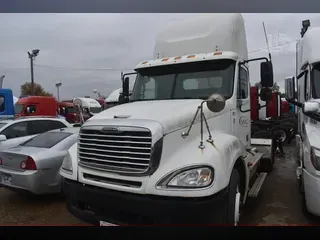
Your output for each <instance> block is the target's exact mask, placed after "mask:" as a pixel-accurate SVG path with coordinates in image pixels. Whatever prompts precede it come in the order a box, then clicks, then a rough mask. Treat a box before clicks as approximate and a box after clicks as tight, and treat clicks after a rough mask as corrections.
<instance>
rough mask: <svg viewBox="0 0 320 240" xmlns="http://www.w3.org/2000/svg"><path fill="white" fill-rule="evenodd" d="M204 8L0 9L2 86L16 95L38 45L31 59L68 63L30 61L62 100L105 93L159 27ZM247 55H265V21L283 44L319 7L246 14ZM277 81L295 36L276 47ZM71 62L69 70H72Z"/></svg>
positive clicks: (317, 18) (315, 21) (146, 52)
mask: <svg viewBox="0 0 320 240" xmlns="http://www.w3.org/2000/svg"><path fill="white" fill-rule="evenodd" d="M195 15H203V14H158V13H149V14H134V13H131V14H129V13H127V14H111V13H105V14H0V37H1V38H0V43H1V44H0V56H1V58H0V75H2V74H5V75H6V78H5V80H4V87H5V88H11V89H12V90H13V92H14V95H15V96H19V95H20V86H21V84H23V83H24V82H26V81H30V69H29V64H30V63H29V59H28V56H27V51H30V50H32V49H35V48H38V49H40V54H39V56H38V57H37V58H36V62H35V64H39V65H44V66H55V67H62V68H69V69H59V68H49V67H44V66H42V67H40V66H36V67H35V82H37V83H40V84H41V85H42V86H43V87H44V88H45V89H46V90H47V91H49V92H52V93H54V94H56V89H55V86H54V85H55V83H56V82H58V81H60V82H62V84H63V86H62V87H61V90H60V97H61V98H62V99H68V98H69V99H70V98H72V97H76V96H84V95H91V96H94V94H93V93H92V90H93V89H94V88H96V89H99V91H100V92H101V94H104V95H108V94H109V93H110V92H111V91H112V90H114V89H116V88H118V87H120V72H121V71H120V70H116V71H101V70H96V71H91V70H90V71H88V70H86V71H82V70H77V69H101V68H116V69H127V70H124V71H125V72H128V71H130V69H133V68H134V67H135V66H136V65H137V64H138V63H139V62H141V61H143V60H148V59H151V58H152V55H153V47H154V39H155V36H156V34H157V33H158V32H159V31H160V30H161V29H162V28H164V27H166V26H167V25H168V24H170V22H172V21H176V20H179V19H184V18H189V17H192V16H195ZM243 16H244V19H245V23H246V30H247V41H248V48H249V51H254V52H252V53H251V54H250V55H249V56H250V57H260V56H267V54H268V53H267V51H266V50H261V51H256V50H258V49H263V48H266V41H265V38H264V33H263V28H262V22H263V21H264V22H265V25H266V29H267V33H268V38H269V44H270V45H271V46H276V45H282V44H285V43H288V42H292V41H295V40H297V39H299V37H300V36H299V34H300V28H301V21H302V20H304V19H311V25H313V26H320V14H270V13H266V14H261V13H259V14H243ZM271 50H272V57H273V63H274V73H275V80H276V81H277V82H278V83H279V84H280V85H281V86H282V85H283V79H284V78H285V77H286V76H290V75H294V74H295V52H294V51H295V43H291V44H287V45H282V46H280V47H277V48H275V47H273V48H271ZM72 69H73V70H72ZM250 71H251V72H250V74H251V82H252V83H254V82H257V81H259V78H260V77H259V63H255V64H251V65H250Z"/></svg>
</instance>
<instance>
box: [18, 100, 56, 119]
mask: <svg viewBox="0 0 320 240" xmlns="http://www.w3.org/2000/svg"><path fill="white" fill-rule="evenodd" d="M56 115H57V102H56V99H55V98H54V97H46V96H27V97H23V98H20V99H19V100H18V102H17V103H16V104H15V117H16V118H18V117H22V116H56Z"/></svg>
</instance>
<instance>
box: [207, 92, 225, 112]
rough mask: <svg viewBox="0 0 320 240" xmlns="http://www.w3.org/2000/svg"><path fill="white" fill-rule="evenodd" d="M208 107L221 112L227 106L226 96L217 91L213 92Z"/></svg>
mask: <svg viewBox="0 0 320 240" xmlns="http://www.w3.org/2000/svg"><path fill="white" fill-rule="evenodd" d="M206 102H207V108H208V109H209V110H210V111H211V112H220V111H222V110H223V109H224V107H225V106H226V100H225V98H224V97H223V96H222V95H220V94H217V93H214V94H212V95H211V96H210V97H209V98H208V99H207V101H206Z"/></svg>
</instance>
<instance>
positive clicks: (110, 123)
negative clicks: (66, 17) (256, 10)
mask: <svg viewBox="0 0 320 240" xmlns="http://www.w3.org/2000/svg"><path fill="white" fill-rule="evenodd" d="M154 55H155V59H154V60H150V61H144V62H142V63H140V64H138V65H137V66H136V68H135V71H136V74H137V77H136V81H135V85H134V89H133V91H132V95H131V97H130V102H129V103H123V104H121V105H118V106H116V107H113V108H110V109H107V110H105V111H103V112H101V113H99V114H97V115H95V116H94V117H92V118H91V119H90V121H87V122H86V123H84V125H83V126H82V127H81V131H80V135H79V141H78V143H77V144H76V145H74V146H73V147H72V148H71V149H70V150H69V154H68V155H67V156H66V158H65V159H64V163H63V166H62V167H61V170H60V174H61V175H62V177H64V193H65V195H66V199H67V208H68V210H69V211H70V213H71V214H73V215H74V216H76V217H78V218H80V219H83V220H84V221H87V222H91V223H94V224H99V222H100V224H101V225H105V224H106V225H108V223H112V224H134V223H142V224H152V223H197V222H198V223H203V224H204V223H216V224H217V223H220V224H232V225H233V224H235V225H236V224H237V223H238V222H239V216H240V207H241V206H242V205H243V204H245V203H246V202H247V201H246V200H247V199H248V197H257V196H258V193H259V190H260V189H261V186H262V184H263V182H264V180H265V178H266V176H267V172H270V171H271V170H272V164H273V158H272V155H271V149H272V143H273V142H272V140H271V139H250V135H251V134H250V131H251V130H250V94H249V67H248V62H249V61H254V60H264V61H265V62H262V63H261V76H262V79H261V82H262V85H263V87H264V88H263V90H262V92H261V95H262V96H264V100H266V99H267V96H269V95H268V93H270V89H268V88H265V87H271V86H272V85H273V73H272V64H271V62H270V61H268V59H266V58H260V59H251V60H249V59H248V50H247V41H246V35H245V26H244V21H243V18H242V15H241V14H212V16H210V17H203V18H198V19H190V20H188V21H182V22H178V23H175V24H172V25H171V26H170V27H168V28H167V29H166V30H165V31H163V32H162V33H160V34H159V36H158V37H157V39H156V45H155V53H154ZM124 76H125V75H124ZM128 80H129V79H128V78H124V81H123V83H124V84H123V94H124V95H125V96H128V95H129V85H128ZM128 100H129V98H128V97H125V98H124V102H128ZM258 150H259V151H258Z"/></svg>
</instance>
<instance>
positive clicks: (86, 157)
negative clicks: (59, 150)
mask: <svg viewBox="0 0 320 240" xmlns="http://www.w3.org/2000/svg"><path fill="white" fill-rule="evenodd" d="M106 128H107V127H106V126H104V127H101V126H98V127H83V128H82V129H81V130H80V134H79V143H78V156H79V160H80V161H79V164H80V165H82V166H84V167H87V168H93V169H98V170H104V171H111V172H118V173H136V174H138V173H145V172H147V171H148V168H149V165H150V159H151V145H152V138H151V132H150V130H148V129H145V128H133V127H110V128H109V130H108V129H106ZM102 129H104V130H105V129H106V130H105V131H103V130H102Z"/></svg>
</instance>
